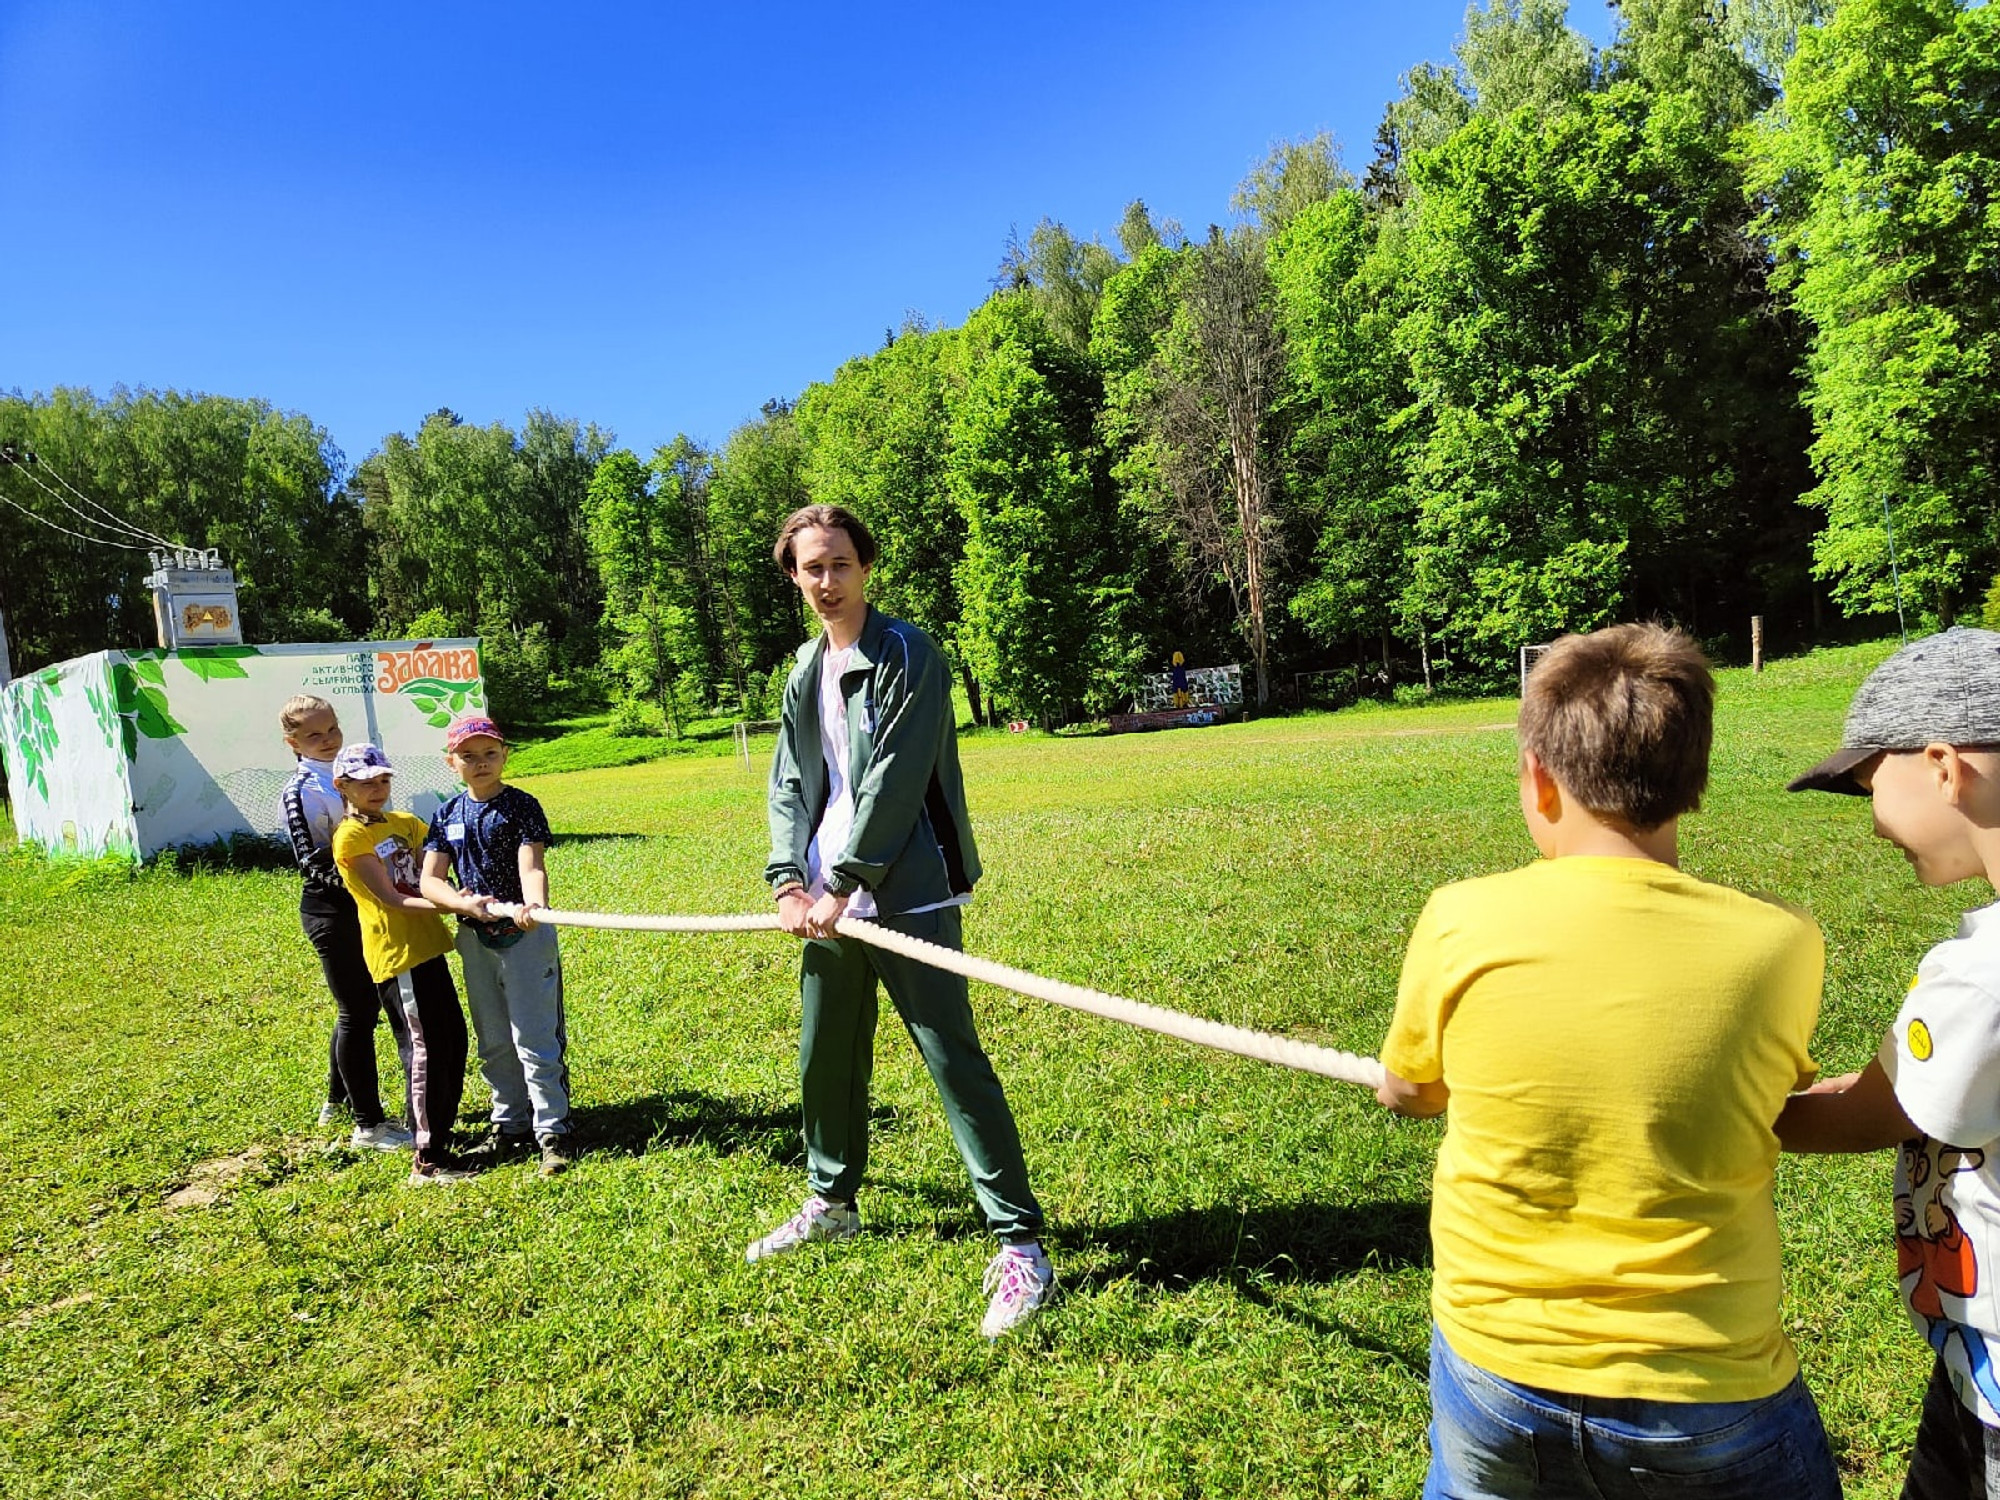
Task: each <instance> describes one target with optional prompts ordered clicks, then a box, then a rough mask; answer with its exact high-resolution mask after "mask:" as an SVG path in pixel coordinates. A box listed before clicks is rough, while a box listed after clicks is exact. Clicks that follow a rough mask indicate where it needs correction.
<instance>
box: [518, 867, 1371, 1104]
mask: <svg viewBox="0 0 2000 1500" xmlns="http://www.w3.org/2000/svg"><path fill="white" fill-rule="evenodd" d="M519 910H520V908H518V907H509V906H503V905H500V904H498V903H496V904H495V905H494V907H493V911H494V912H495V914H496V915H503V916H511V915H513V914H514V913H516V912H518V911H519ZM535 920H536V921H537V922H548V923H551V924H553V925H555V926H557V927H597V928H607V929H611V930H614V931H621V932H767V931H776V930H777V928H778V919H777V917H776V915H775V914H770V915H766V914H762V913H752V914H747V915H743V916H718V917H647V916H627V915H624V914H620V913H614V912H596V911H542V912H538V913H537V914H536V917H535ZM835 930H836V931H838V932H839V933H840V935H841V936H842V937H848V938H853V939H854V940H855V941H856V942H861V943H868V944H871V945H873V946H874V947H877V948H884V949H887V950H888V951H889V952H891V953H900V954H902V955H903V957H905V958H913V959H915V960H916V961H917V962H918V963H924V964H929V965H930V966H931V967H932V968H936V969H945V970H948V971H949V972H951V973H953V974H963V975H964V976H965V977H966V978H967V979H977V980H980V981H982V982H983V983H986V984H993V985H998V986H999V987H1000V988H1001V989H1005V990H1012V991H1014V992H1015V993H1016V994H1020V995H1027V996H1028V997H1030V998H1031V999H1035V1000H1046V1001H1048V1002H1049V1003H1050V1004H1051V1005H1062V1006H1067V1007H1068V1008H1069V1009H1071V1010H1080V1011H1084V1012H1086V1013H1088V1014H1090V1015H1093V1016H1101V1017H1103V1018H1104V1019H1105V1020H1107V1021H1123V1022H1124V1023H1125V1024H1126V1025H1127V1026H1141V1027H1144V1028H1145V1029H1146V1030H1148V1031H1157V1032H1160V1033H1161V1034H1162V1035H1165V1036H1171V1037H1178V1038H1179V1039H1180V1040H1181V1041H1184V1042H1195V1043H1198V1044H1199V1045H1201V1046H1204V1047H1213V1048H1215V1049H1217V1050H1218V1051H1222V1052H1233V1053H1235V1054H1236V1055H1237V1056H1239V1057H1250V1058H1255V1059H1256V1060H1257V1061H1259V1062H1267V1063H1276V1064H1278V1065H1279V1066H1280V1067H1286V1068H1297V1069H1299V1070H1301V1071H1302V1072H1306V1073H1317V1074H1319V1075H1320V1076H1322V1077H1324V1078H1336V1079H1338V1080H1340V1081H1341V1082H1342V1083H1358V1084H1360V1085H1361V1086H1362V1087H1363V1088H1369V1089H1373V1088H1378V1087H1380V1086H1381V1083H1382V1065H1381V1064H1380V1063H1379V1062H1377V1061H1376V1060H1375V1059H1374V1058H1372V1057H1356V1056H1355V1055H1354V1054H1353V1053H1352V1052H1341V1051H1339V1050H1337V1049H1336V1048H1333V1047H1321V1046H1316V1045H1315V1044H1313V1043H1311V1042H1299V1041H1293V1040H1292V1039H1291V1038H1290V1037H1282V1036H1273V1035H1271V1034H1270V1033H1269V1032H1266V1031H1252V1030H1250V1029H1249V1028H1248V1027H1244V1026H1227V1025H1224V1024H1223V1023H1222V1022H1220V1021H1209V1020H1204V1019H1203V1018H1202V1017H1200V1016H1189V1015H1183V1014H1182V1013H1181V1012H1180V1011H1177V1010H1168V1009H1166V1007H1164V1006H1160V1005H1146V1004H1143V1003H1142V1002H1140V1001H1137V1000H1126V999H1124V998H1122V997H1120V996H1118V995H1107V994H1105V993H1104V992H1103V991H1102V990H1093V989H1090V988H1088V987H1086V986H1084V985H1080V984H1069V983H1067V982H1065V981H1063V980H1060V979H1045V978H1043V977H1042V976H1041V975H1039V974H1030V973H1029V972H1028V971H1027V970H1025V969H1016V968H1012V967H1010V966H1009V965H1007V964H1001V963H995V962H994V961H993V960H992V959H989V958H975V957H973V956H972V955H971V954H969V953H960V952H959V951H958V950H956V949H954V948H942V947H939V946H938V945H937V944H936V943H927V942H925V941H924V940H923V939H922V938H917V937H911V936H909V935H908V934H907V933H901V932H897V931H895V930H894V929H892V928H888V927H884V926H882V925H881V924H880V923H877V922H864V921H861V920H859V919H858V918H855V917H842V918H841V919H840V921H839V923H838V924H837V926H836V929H835Z"/></svg>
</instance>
